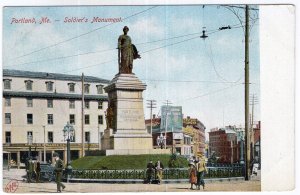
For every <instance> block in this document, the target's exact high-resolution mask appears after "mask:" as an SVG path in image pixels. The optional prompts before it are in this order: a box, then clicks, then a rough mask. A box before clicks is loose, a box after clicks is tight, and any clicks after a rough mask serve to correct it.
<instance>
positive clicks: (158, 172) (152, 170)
mask: <svg viewBox="0 0 300 195" xmlns="http://www.w3.org/2000/svg"><path fill="white" fill-rule="evenodd" d="M163 169H164V165H163V164H162V162H161V161H160V160H158V161H157V162H156V163H155V165H153V162H152V161H151V160H150V161H149V163H148V164H147V171H146V174H147V181H146V183H148V184H151V183H152V182H153V181H155V182H157V184H160V183H161V180H162V178H163ZM153 176H154V178H153Z"/></svg>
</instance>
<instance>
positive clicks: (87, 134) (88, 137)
mask: <svg viewBox="0 0 300 195" xmlns="http://www.w3.org/2000/svg"><path fill="white" fill-rule="evenodd" d="M84 137H85V142H87V143H90V132H85V136H84Z"/></svg>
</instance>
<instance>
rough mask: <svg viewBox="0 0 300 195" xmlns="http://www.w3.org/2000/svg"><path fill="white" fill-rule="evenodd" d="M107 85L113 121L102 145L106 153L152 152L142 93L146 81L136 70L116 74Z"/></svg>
mask: <svg viewBox="0 0 300 195" xmlns="http://www.w3.org/2000/svg"><path fill="white" fill-rule="evenodd" d="M104 89H105V91H106V92H107V93H108V99H109V107H111V108H112V111H113V119H112V120H113V121H112V127H110V129H106V130H105V131H104V136H103V137H102V149H103V150H106V154H107V155H114V154H116V155H122V154H123V155H125V154H151V153H153V151H152V150H153V149H152V148H153V147H152V135H150V134H149V133H148V132H147V130H146V127H145V119H144V108H143V94H142V93H143V90H145V89H146V85H145V84H144V83H142V82H141V81H140V80H139V79H138V78H137V77H136V76H135V75H134V74H117V75H116V76H115V78H114V79H113V80H112V81H111V82H110V84H109V85H108V86H106V87H105V88H104ZM157 152H158V151H156V153H157ZM161 152H162V151H160V153H161ZM165 153H166V152H165ZM167 153H169V152H167Z"/></svg>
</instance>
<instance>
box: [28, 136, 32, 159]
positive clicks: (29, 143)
mask: <svg viewBox="0 0 300 195" xmlns="http://www.w3.org/2000/svg"><path fill="white" fill-rule="evenodd" d="M27 144H28V145H29V151H28V159H30V157H31V145H32V134H30V133H29V134H27Z"/></svg>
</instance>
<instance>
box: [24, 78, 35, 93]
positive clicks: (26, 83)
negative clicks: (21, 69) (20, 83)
mask: <svg viewBox="0 0 300 195" xmlns="http://www.w3.org/2000/svg"><path fill="white" fill-rule="evenodd" d="M32 83H33V81H31V80H26V81H25V87H26V90H29V91H31V90H32Z"/></svg>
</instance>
